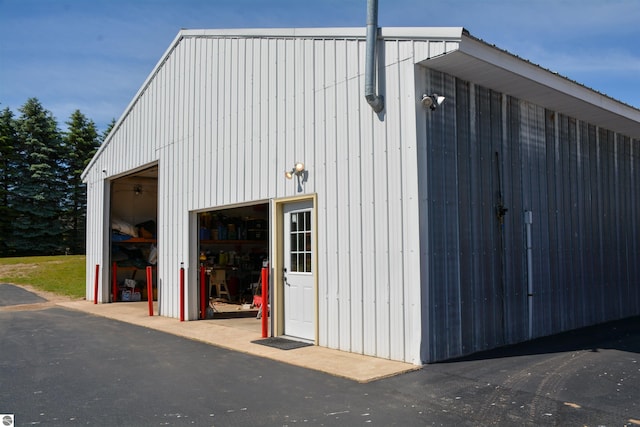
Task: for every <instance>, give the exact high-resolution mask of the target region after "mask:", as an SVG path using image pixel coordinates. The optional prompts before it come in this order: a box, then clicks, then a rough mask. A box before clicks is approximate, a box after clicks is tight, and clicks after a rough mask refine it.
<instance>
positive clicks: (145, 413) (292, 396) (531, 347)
mask: <svg viewBox="0 0 640 427" xmlns="http://www.w3.org/2000/svg"><path fill="white" fill-rule="evenodd" d="M291 351H295V350H291ZM0 414H13V415H14V417H15V418H14V420H15V425H18V426H21V425H46V426H73V425H95V426H153V425H179V426H183V425H184V426H186V425H209V426H212V425H215V426H291V425H298V424H304V425H313V426H320V425H329V426H355V425H384V426H392V425H398V426H400V425H401V426H420V425H446V426H449V425H456V426H460V425H463V426H465V425H466V426H485V425H513V426H516V425H517V426H522V425H558V426H571V425H575V426H585V425H586V426H602V425H607V426H609V425H610V426H622V425H630V426H633V425H640V317H634V318H630V319H626V320H624V321H619V322H613V323H610V324H607V325H601V326H598V327H594V328H588V329H583V330H580V331H576V332H572V333H568V334H563V335H561V336H554V337H550V338H545V339H541V340H536V341H534V342H531V343H526V344H523V345H518V346H513V347H509V348H506V349H501V350H497V351H493V352H488V353H483V354H478V355H474V356H473V357H470V358H466V359H464V360H457V361H451V362H448V363H440V364H433V365H428V366H425V367H424V368H422V369H420V370H418V371H414V372H410V373H406V374H402V375H398V376H395V377H392V378H387V379H383V380H379V381H374V382H371V383H367V384H361V383H357V382H353V381H350V380H346V379H343V378H337V377H333V376H331V375H328V374H324V373H321V372H317V371H312V370H308V369H304V368H299V367H295V366H291V365H288V364H286V363H281V362H276V361H272V360H268V359H264V358H260V357H254V356H250V355H247V354H243V353H238V352H233V351H230V350H225V349H222V348H218V347H215V346H211V345H208V344H205V343H202V342H198V341H192V340H189V339H185V338H181V337H178V336H174V335H169V334H165V333H162V332H158V331H154V330H150V329H146V328H143V327H139V326H135V325H131V324H125V323H122V322H119V321H115V320H111V319H106V318H102V317H97V316H92V315H88V314H86V313H82V312H77V311H73V310H68V309H65V308H61V307H58V306H56V305H55V304H46V302H45V301H44V300H43V299H41V298H40V297H37V296H36V295H34V294H31V293H29V292H27V291H25V290H24V289H22V288H20V287H16V286H11V285H0Z"/></svg>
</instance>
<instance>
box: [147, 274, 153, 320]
mask: <svg viewBox="0 0 640 427" xmlns="http://www.w3.org/2000/svg"><path fill="white" fill-rule="evenodd" d="M147 300H148V301H149V316H153V273H152V270H151V267H147Z"/></svg>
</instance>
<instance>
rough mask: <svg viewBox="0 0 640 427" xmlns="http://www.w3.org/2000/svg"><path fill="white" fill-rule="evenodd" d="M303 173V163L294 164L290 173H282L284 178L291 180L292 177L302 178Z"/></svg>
mask: <svg viewBox="0 0 640 427" xmlns="http://www.w3.org/2000/svg"><path fill="white" fill-rule="evenodd" d="M303 173H304V163H302V162H296V164H295V165H294V166H293V169H291V170H290V171H286V172H285V173H284V176H285V177H287V179H291V178H293V176H294V175H296V176H298V177H300V176H302V174H303Z"/></svg>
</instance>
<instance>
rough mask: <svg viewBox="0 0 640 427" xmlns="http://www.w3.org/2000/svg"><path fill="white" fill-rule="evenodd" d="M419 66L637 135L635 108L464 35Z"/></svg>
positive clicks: (638, 115)
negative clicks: (453, 46) (454, 46)
mask: <svg viewBox="0 0 640 427" xmlns="http://www.w3.org/2000/svg"><path fill="white" fill-rule="evenodd" d="M420 64H422V65H424V66H426V67H428V68H432V69H434V70H438V71H442V72H445V73H447V74H450V75H452V76H455V77H458V78H461V79H463V80H466V81H469V82H473V83H476V84H479V85H481V86H484V87H487V88H489V89H493V90H496V91H498V92H501V93H505V94H508V95H512V96H515V97H516V98H519V99H522V100H526V101H531V102H533V103H535V104H537V105H540V106H542V107H545V108H549V109H551V110H554V111H557V112H559V113H563V114H567V115H569V116H571V117H574V118H576V119H580V120H584V121H587V122H589V123H592V124H595V125H597V126H601V127H604V128H606V129H609V130H613V131H615V132H619V133H622V134H624V135H627V136H629V137H632V138H635V139H639V138H640V110H638V109H637V108H634V107H632V106H630V105H627V104H624V103H622V102H619V101H617V100H615V99H613V98H611V97H609V96H607V95H604V94H602V93H599V92H597V91H595V90H593V89H590V88H588V87H586V86H584V85H581V84H579V83H577V82H574V81H572V80H570V79H568V78H566V77H563V76H561V75H559V74H557V73H553V72H551V71H549V70H546V69H544V68H542V67H540V66H538V65H535V64H533V63H531V62H528V61H526V60H524V59H522V58H519V57H517V56H515V55H512V54H510V53H509V52H506V51H504V50H501V49H498V48H496V47H495V46H491V45H489V44H487V43H485V42H483V41H481V40H478V39H476V38H473V37H471V36H468V35H465V36H464V37H463V39H462V41H461V43H460V45H459V47H458V49H457V50H454V51H451V52H448V53H445V54H443V55H439V56H436V57H433V58H427V59H425V60H424V61H421V62H420Z"/></svg>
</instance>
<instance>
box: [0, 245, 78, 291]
mask: <svg viewBox="0 0 640 427" xmlns="http://www.w3.org/2000/svg"><path fill="white" fill-rule="evenodd" d="M85 260H86V257H85V256H84V255H60V256H38V257H16V258H0V283H13V284H16V285H31V286H33V287H34V288H37V289H41V290H43V291H47V292H53V293H56V294H59V295H65V296H69V297H73V298H82V297H84V296H85V289H86V284H85V280H86V279H85Z"/></svg>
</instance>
